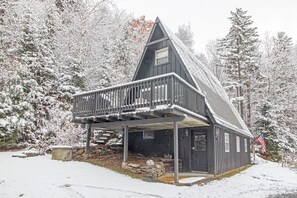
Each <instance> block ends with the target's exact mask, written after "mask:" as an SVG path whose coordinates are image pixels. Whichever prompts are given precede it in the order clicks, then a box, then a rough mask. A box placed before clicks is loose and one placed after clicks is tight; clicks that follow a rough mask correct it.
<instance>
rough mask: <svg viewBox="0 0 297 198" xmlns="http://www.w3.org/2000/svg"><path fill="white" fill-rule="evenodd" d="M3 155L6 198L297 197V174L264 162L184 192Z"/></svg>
mask: <svg viewBox="0 0 297 198" xmlns="http://www.w3.org/2000/svg"><path fill="white" fill-rule="evenodd" d="M13 154H15V153H13V152H2V153H0V198H4V197H5V198H6V197H38V198H39V197H50V198H52V197H73V198H76V197H78V198H81V197H107V198H113V197H115V198H121V197H129V198H134V197H135V198H136V197H137V198H141V197H143V198H153V197H176V198H177V197H179V198H182V197H224V198H225V197H236V198H240V197H267V196H269V195H275V194H282V193H296V194H297V173H296V172H295V171H293V170H290V169H288V168H282V167H281V165H280V164H278V163H272V162H266V161H261V162H260V163H259V164H258V165H254V166H252V167H251V168H249V169H247V170H245V171H243V172H242V173H239V174H237V175H235V176H233V177H231V178H226V179H223V180H219V181H213V182H210V183H208V184H206V185H204V186H197V185H196V186H192V187H179V186H173V185H167V184H161V183H151V182H144V181H141V180H137V179H132V178H130V177H128V176H125V175H121V174H118V173H115V172H112V171H110V170H107V169H105V168H101V167H97V166H94V165H91V164H88V163H84V162H74V161H73V162H61V161H54V160H51V156H50V155H46V156H38V157H31V158H15V157H11V156H12V155H13Z"/></svg>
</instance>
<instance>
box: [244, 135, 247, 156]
mask: <svg viewBox="0 0 297 198" xmlns="http://www.w3.org/2000/svg"><path fill="white" fill-rule="evenodd" d="M244 152H246V153H247V152H248V144H247V139H246V138H244Z"/></svg>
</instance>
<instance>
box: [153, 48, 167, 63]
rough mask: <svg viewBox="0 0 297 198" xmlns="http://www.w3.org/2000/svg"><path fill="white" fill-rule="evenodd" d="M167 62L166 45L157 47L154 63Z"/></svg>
mask: <svg viewBox="0 0 297 198" xmlns="http://www.w3.org/2000/svg"><path fill="white" fill-rule="evenodd" d="M164 63H168V47H166V48H163V49H159V50H157V51H156V54H155V65H161V64H164Z"/></svg>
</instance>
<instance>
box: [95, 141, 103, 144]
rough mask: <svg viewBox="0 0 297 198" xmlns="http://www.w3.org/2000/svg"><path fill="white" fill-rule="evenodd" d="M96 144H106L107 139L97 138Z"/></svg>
mask: <svg viewBox="0 0 297 198" xmlns="http://www.w3.org/2000/svg"><path fill="white" fill-rule="evenodd" d="M95 143H96V144H105V141H104V140H97V141H95Z"/></svg>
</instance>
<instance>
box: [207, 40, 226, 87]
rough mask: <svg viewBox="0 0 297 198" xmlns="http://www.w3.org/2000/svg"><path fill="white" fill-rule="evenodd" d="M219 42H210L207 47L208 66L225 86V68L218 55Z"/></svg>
mask: <svg viewBox="0 0 297 198" xmlns="http://www.w3.org/2000/svg"><path fill="white" fill-rule="evenodd" d="M217 48H218V41H217V40H212V41H209V42H208V43H207V44H206V46H205V51H206V55H207V60H208V66H209V67H210V69H211V70H212V71H213V73H214V75H215V76H216V77H217V78H218V80H219V81H220V82H221V83H222V84H225V81H226V74H225V72H224V66H223V63H222V60H221V58H220V56H219V53H218V50H217Z"/></svg>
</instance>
